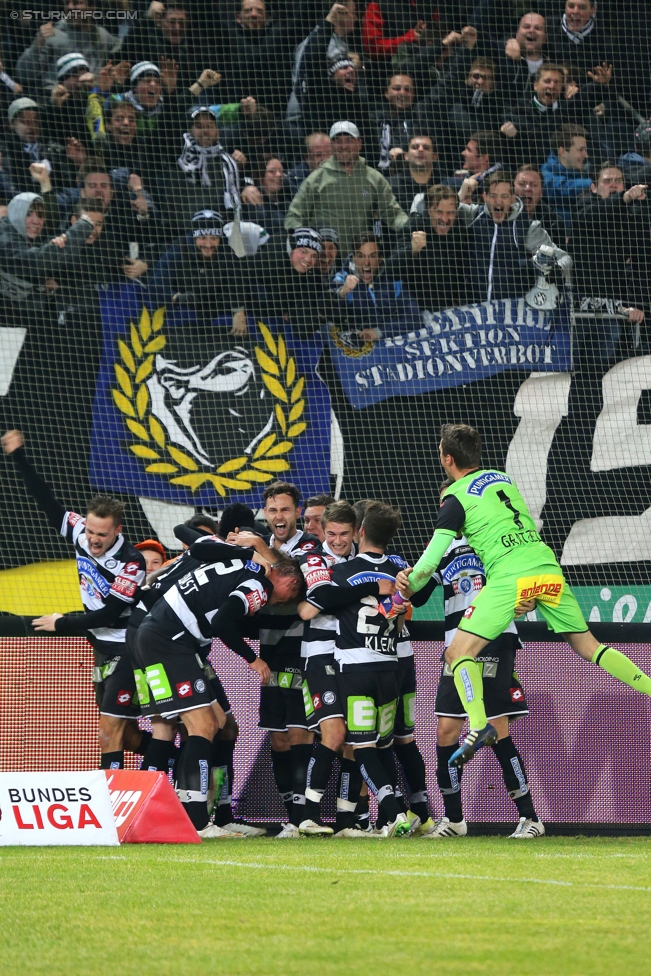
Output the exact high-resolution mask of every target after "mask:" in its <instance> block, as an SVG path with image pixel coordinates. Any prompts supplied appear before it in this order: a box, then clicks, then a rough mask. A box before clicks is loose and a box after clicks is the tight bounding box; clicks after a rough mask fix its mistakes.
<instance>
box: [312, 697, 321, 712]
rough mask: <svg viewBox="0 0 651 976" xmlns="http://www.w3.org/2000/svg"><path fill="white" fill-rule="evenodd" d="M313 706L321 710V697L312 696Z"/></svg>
mask: <svg viewBox="0 0 651 976" xmlns="http://www.w3.org/2000/svg"><path fill="white" fill-rule="evenodd" d="M312 704H313V705H314V708H315V709H317V708H321V695H312Z"/></svg>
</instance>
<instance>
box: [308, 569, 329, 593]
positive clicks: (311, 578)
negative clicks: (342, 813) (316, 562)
mask: <svg viewBox="0 0 651 976" xmlns="http://www.w3.org/2000/svg"><path fill="white" fill-rule="evenodd" d="M330 579H331V577H330V570H329V569H326V568H325V566H323V567H321V568H320V569H309V570H308V571H307V573H305V585H306V586H307V588H308V590H311V589H312V587H314V586H316V585H317V584H318V583H329V582H330Z"/></svg>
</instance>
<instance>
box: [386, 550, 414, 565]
mask: <svg viewBox="0 0 651 976" xmlns="http://www.w3.org/2000/svg"><path fill="white" fill-rule="evenodd" d="M387 558H388V559H390V560H391V562H392V563H393V564H394V565H395V566H398V567H399V568H400V569H406V568H407V566H408V565H409V563H408V562H407V561H406V559H403V558H402V556H399V555H398V553H397V552H394V553H391V555H389V556H387Z"/></svg>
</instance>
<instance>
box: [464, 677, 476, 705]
mask: <svg viewBox="0 0 651 976" xmlns="http://www.w3.org/2000/svg"><path fill="white" fill-rule="evenodd" d="M461 680H462V682H463V690H464V693H465V696H466V701H467V702H468V704H470V702H472V701H474V700H475V692H474V690H473V687H472V681H471V680H470V675H469V674H468V672H467V670H466V669H465V668H461Z"/></svg>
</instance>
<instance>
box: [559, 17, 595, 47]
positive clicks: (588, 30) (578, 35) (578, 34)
mask: <svg viewBox="0 0 651 976" xmlns="http://www.w3.org/2000/svg"><path fill="white" fill-rule="evenodd" d="M595 24H596V21H595V19H594V17H591V18H590V20H589V21H588V23H587V24H586V25H585V27H584V28H583V30H580V31H573V30H571V29H570V28H569V27H568V26H567V17H566V15H565V14H563V16H562V17H561V27H562V28H563V30H564V31H565V33H566V34H567V36H568V37H569V39H570V40H571V41H572V44H581V43H582V42H583V41H585V39H586V37H588V35H589V34H592V32H593V30H594V29H595Z"/></svg>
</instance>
